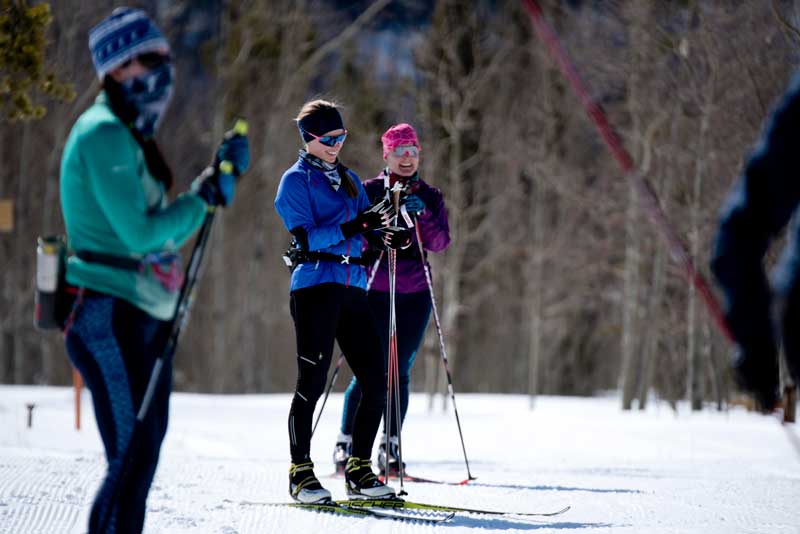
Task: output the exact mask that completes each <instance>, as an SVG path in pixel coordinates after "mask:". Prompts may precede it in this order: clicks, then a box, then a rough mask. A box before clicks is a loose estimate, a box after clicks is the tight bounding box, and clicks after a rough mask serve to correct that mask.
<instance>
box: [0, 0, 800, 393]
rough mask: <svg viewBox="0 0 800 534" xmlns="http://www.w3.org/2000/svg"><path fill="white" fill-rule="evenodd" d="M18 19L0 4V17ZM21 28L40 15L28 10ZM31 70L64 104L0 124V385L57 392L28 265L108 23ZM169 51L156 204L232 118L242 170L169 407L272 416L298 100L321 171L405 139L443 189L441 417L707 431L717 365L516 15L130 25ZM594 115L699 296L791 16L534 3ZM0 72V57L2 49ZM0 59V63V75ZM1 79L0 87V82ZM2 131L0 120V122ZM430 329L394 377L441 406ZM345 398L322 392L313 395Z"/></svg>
mask: <svg viewBox="0 0 800 534" xmlns="http://www.w3.org/2000/svg"><path fill="white" fill-rule="evenodd" d="M10 3H17V0H4V2H3V5H4V6H7V5H8V4H10ZM31 3H32V4H34V5H36V4H41V2H31ZM50 4H51V13H52V24H51V25H50V26H49V28H48V30H47V33H46V38H47V48H46V58H47V62H46V67H47V68H48V69H50V70H51V71H52V72H53V73H54V74H55V76H56V79H57V80H60V81H63V82H69V83H71V84H73V87H74V90H75V93H76V98H74V99H73V100H72V101H70V102H66V103H65V102H60V101H53V100H49V99H48V96H47V95H39V96H37V97H36V100H37V102H38V103H41V104H44V105H45V106H46V108H47V113H46V115H45V116H44V117H43V118H41V119H38V120H28V121H25V120H9V119H7V118H6V117H5V116H4V117H3V118H2V119H0V199H3V200H5V201H6V205H8V203H9V201H10V202H11V203H13V229H12V230H11V231H10V232H6V233H0V273H2V277H0V383H12V384H13V383H17V384H20V383H36V384H66V383H68V382H69V380H70V376H71V375H70V367H69V363H68V360H67V357H66V354H65V350H64V347H63V341H62V339H61V337H60V336H59V335H58V334H52V333H50V334H43V333H41V332H38V331H36V330H35V329H34V327H33V324H32V316H33V293H34V291H33V284H34V272H35V244H36V237H37V236H39V235H46V234H53V233H59V232H62V231H63V223H62V219H61V214H60V211H59V199H58V181H59V175H58V173H59V162H60V157H61V152H62V148H63V145H64V142H65V139H66V137H67V134H68V133H69V130H70V128H71V125H72V123H73V122H74V121H75V119H76V118H77V116H78V115H79V114H80V113H81V112H82V111H83V110H84V109H85V108H86V107H87V106H88V105H89V104H90V103H91V101H92V99H93V98H94V96H95V94H96V92H97V85H96V81H95V79H94V70H93V68H92V65H91V60H90V56H89V52H88V49H87V44H86V41H87V32H88V29H89V28H90V27H91V26H92V25H94V24H95V23H96V22H98V21H99V20H100V19H101V18H103V17H105V16H106V15H107V14H108V13H109V12H110V11H111V9H112V8H113V7H115V6H117V5H120V3H119V2H111V1H101V0H80V1H78V0H58V1H53V2H50ZM134 4H135V5H139V6H140V7H143V8H145V9H146V10H148V11H149V13H151V15H153V16H154V18H156V19H157V21H158V23H159V25H160V26H161V27H162V28H163V30H164V31H165V32H166V33H167V35H168V37H169V39H170V42H171V43H172V46H173V54H174V58H175V62H176V66H177V73H178V86H177V89H176V97H175V98H174V100H173V102H172V105H171V107H170V109H169V113H168V116H167V118H166V120H165V121H164V123H163V126H162V129H161V130H160V132H159V135H158V137H159V140H160V142H161V144H162V147H163V150H164V151H165V153H166V154H167V157H168V159H169V160H170V161H171V162H172V164H173V166H174V170H175V174H176V176H177V187H176V188H175V190H176V192H180V191H182V190H185V189H186V188H187V187H188V186H189V183H190V181H191V180H192V179H193V178H194V176H196V174H197V173H198V172H199V171H200V170H201V169H202V168H203V167H204V165H205V164H206V163H207V162H208V161H209V160H210V158H211V155H212V153H213V150H214V148H215V147H216V145H217V143H218V141H219V139H220V138H221V136H222V133H223V131H224V130H225V129H226V128H228V127H229V126H230V125H231V124H232V122H233V119H234V117H236V116H243V117H246V118H247V119H248V120H249V122H250V125H251V128H250V130H251V143H252V145H251V147H252V151H253V163H252V166H251V170H250V171H249V173H248V174H247V176H246V178H245V180H243V181H242V182H241V184H240V187H239V189H238V191H237V197H236V200H235V202H234V204H233V206H231V207H230V208H229V209H227V210H226V211H225V213H224V214H223V216H222V217H218V223H217V224H218V225H217V227H216V229H215V234H214V236H213V237H212V241H213V245H212V247H211V248H212V250H211V251H210V256H209V257H208V258H207V259H208V264H207V266H206V270H205V273H204V275H203V278H202V280H201V283H200V290H199V297H198V300H197V302H196V303H195V307H194V310H193V312H192V317H191V320H190V323H189V327H188V330H187V331H186V332H185V335H184V337H183V339H182V342H181V346H180V348H179V351H178V354H177V356H176V360H175V366H176V374H175V380H176V384H175V386H176V388H177V389H180V390H184V391H202V392H230V393H234V392H282V391H291V390H292V389H293V387H294V381H295V376H296V369H295V340H294V333H293V332H294V330H293V327H292V322H291V318H290V316H289V308H288V284H289V275H288V272H287V270H286V267H285V266H284V265H283V263H282V261H281V258H280V257H281V254H282V252H283V251H284V250H285V248H286V246H287V243H288V241H289V235H288V233H287V232H286V230H285V229H284V228H283V226H282V224H281V222H280V220H279V218H278V216H277V214H276V213H275V211H274V208H273V200H274V197H275V192H276V188H277V185H278V180H279V178H280V176H281V174H282V172H283V171H284V170H285V169H286V168H287V167H288V166H289V165H290V164H291V163H292V162H293V161H294V160H295V158H296V156H297V150H298V149H299V148H300V140H299V136H298V133H297V130H296V127H295V125H294V123H293V121H292V120H291V119H292V118H293V117H294V116H295V115H296V113H297V111H298V109H299V107H300V106H301V104H302V103H303V102H304V101H306V100H307V99H309V98H312V97H315V96H323V97H327V98H332V99H335V100H336V101H338V102H339V103H341V104H342V105H343V107H344V116H345V122H346V124H347V128H348V131H349V132H350V135H349V137H348V139H347V143H346V145H345V147H344V149H343V152H342V154H343V155H342V159H343V161H344V162H345V163H346V164H347V165H348V166H349V167H351V168H352V169H353V170H355V171H356V172H357V173H358V174H359V175H360V176H361V178H362V179H367V178H370V177H372V176H375V175H376V174H377V173H378V172H379V171H380V170H381V168H382V164H383V160H382V158H381V150H380V135H381V133H382V132H383V131H384V130H385V129H386V128H387V127H388V126H390V125H391V124H394V123H396V122H401V121H406V122H410V123H412V124H413V125H414V126H415V127H416V128H417V131H418V132H419V134H420V137H421V142H422V145H423V152H422V163H421V173H422V175H423V176H424V178H425V179H426V180H427V181H428V182H430V183H431V184H433V185H435V186H437V187H439V188H441V189H442V190H443V192H444V195H445V199H446V202H447V206H448V210H449V216H450V225H451V230H452V238H453V243H452V245H451V246H450V248H449V249H448V250H447V251H446V252H445V253H441V254H434V255H432V261H431V263H432V265H433V270H434V286H435V287H436V290H437V295H438V299H439V301H438V304H439V309H440V313H441V315H442V322H443V328H444V331H445V336H446V341H447V344H448V355H449V357H450V367H451V370H452V372H453V378H454V384H455V387H456V390H457V391H462V392H509V393H511V392H514V393H531V394H536V393H541V394H568V395H591V394H597V393H601V392H604V391H608V390H618V391H622V392H623V395H622V400H623V406H624V407H626V408H628V407H637V406H643V405H644V404H646V402H647V401H648V395H654V394H655V395H657V396H658V397H659V398H661V399H666V400H668V401H675V400H678V399H684V398H691V399H692V401H693V406H694V407H695V408H699V407H701V406H702V405H703V404H704V403H714V404H716V405H718V406H722V405H724V403H725V402H726V400H727V399H728V398H729V396H730V394H731V388H732V384H731V383H730V380H729V378H728V377H727V373H726V367H727V360H728V357H729V352H730V347H729V346H728V345H727V344H726V342H725V340H724V338H723V337H722V336H721V335H720V334H719V333H718V332H717V331H716V330H715V327H714V325H713V324H711V323H710V321H709V320H708V316H707V313H706V311H705V309H704V307H703V304H702V302H700V301H699V300H698V296H697V295H696V294H695V292H694V291H693V289H692V288H691V287H690V286H689V284H687V282H686V281H685V279H684V277H683V274H682V272H681V269H680V268H679V267H677V266H676V264H675V263H673V262H672V261H671V260H670V258H669V257H668V253H667V251H666V249H665V247H664V246H663V244H662V242H661V241H660V239H659V237H658V236H657V234H656V233H655V231H654V230H653V228H652V227H651V226H650V225H649V223H648V222H647V221H646V220H645V218H644V217H643V215H642V213H641V211H640V210H639V209H638V207H637V206H636V204H635V197H634V195H633V193H632V191H631V188H630V187H629V186H628V182H627V181H626V180H625V178H624V177H623V176H622V174H621V171H620V170H619V168H618V166H617V165H616V163H615V162H614V160H613V159H612V157H611V155H610V154H609V153H608V151H607V150H606V148H605V147H604V145H603V144H602V142H601V140H600V138H599V137H598V136H597V134H596V132H595V130H594V126H593V125H592V124H591V122H590V121H589V120H588V119H587V117H586V116H585V115H584V112H583V111H582V109H581V107H580V105H579V103H578V101H577V100H576V98H575V97H574V95H573V94H572V93H571V91H570V89H569V87H568V86H566V85H565V81H564V80H563V78H562V77H561V75H560V73H559V72H558V71H557V70H556V68H555V65H554V64H553V62H552V61H551V60H550V58H549V57H547V56H546V55H545V50H544V48H543V47H542V45H541V44H540V43H539V42H538V40H537V39H536V37H535V35H534V34H533V30H532V27H531V24H530V19H529V17H528V15H527V13H526V12H525V10H524V8H523V6H522V3H521V2H519V1H513V0H506V1H500V0H498V1H472V0H436V1H435V0H430V1H416V0H395V1H389V0H377V1H354V2H340V1H334V0H305V1H303V0H299V1H296V0H238V1H237V0H227V1H225V0H191V1H190V0H184V1H182V0H174V1H160V0H150V1H140V2H135V3H134ZM541 4H542V7H543V9H544V11H545V16H546V17H547V19H548V20H549V22H550V23H551V24H552V25H553V27H554V28H555V30H556V31H557V32H558V33H559V35H560V37H561V39H562V40H563V45H564V46H565V48H566V49H567V50H568V52H569V53H570V55H571V56H572V58H573V59H574V61H575V63H576V65H577V68H578V69H579V71H581V73H582V75H583V76H584V78H585V80H586V81H587V83H588V85H589V87H590V88H591V89H592V91H593V94H592V96H593V98H595V99H596V100H597V101H598V102H599V103H601V104H602V106H603V107H604V109H605V110H606V112H607V113H608V114H609V118H610V121H611V123H612V124H613V125H615V126H616V128H617V129H618V132H619V133H620V135H621V137H622V138H623V140H624V143H625V144H626V146H627V147H628V149H629V150H630V151H631V153H632V154H633V157H634V159H635V160H636V162H637V165H638V166H639V167H640V168H641V170H642V172H644V173H645V175H646V176H647V178H648V179H649V180H650V181H651V182H652V184H653V185H654V187H655V188H656V190H657V192H658V194H659V196H660V198H661V201H662V204H663V207H664V209H665V210H666V212H667V214H668V216H669V217H670V219H671V220H672V221H673V222H674V224H675V225H676V227H677V230H678V232H679V234H680V235H681V236H682V237H683V238H684V239H685V240H686V242H687V244H688V246H689V248H690V250H691V252H692V253H693V255H694V257H695V258H696V259H697V264H698V267H699V269H700V270H701V272H703V273H704V274H705V275H706V276H708V268H707V264H708V258H709V254H710V247H711V242H712V239H713V235H714V232H715V225H716V219H717V214H718V211H719V209H720V206H721V204H722V202H723V199H724V197H725V194H726V192H727V191H728V190H729V188H730V186H731V184H732V182H733V181H734V180H735V179H736V176H737V173H738V172H739V169H740V167H741V165H742V161H743V159H744V157H745V156H746V154H747V153H748V151H749V150H750V149H751V147H752V144H753V142H754V140H755V139H756V137H757V135H758V132H759V130H760V128H761V124H762V121H763V119H764V117H765V116H766V115H767V113H768V111H769V109H770V107H771V106H772V104H773V103H774V101H775V99H776V97H777V96H778V95H779V94H781V92H782V91H783V89H784V88H785V86H786V85H787V82H788V80H789V78H790V76H791V74H792V72H793V70H794V66H795V65H796V63H797V59H798V57H797V56H798V44H800V37H799V36H798V35H799V34H798V32H797V30H796V29H795V26H796V24H795V23H796V21H797V17H798V15H800V5H798V3H796V2H793V1H785V0H769V1H760V2H752V1H744V0H736V1H726V2H719V1H715V0H694V1H692V0H682V1H678V0H672V1H662V2H653V1H642V0H609V1H602V2H600V1H592V0H583V1H580V0H572V1H558V0H545V1H542V2H541ZM0 46H3V45H0ZM0 53H2V50H0ZM5 75H6V73H3V72H2V71H0V79H2V78H3V76H5ZM0 111H3V113H4V114H5V110H2V109H0ZM442 375H443V373H442V372H441V365H440V361H439V351H438V343H437V341H436V332H435V329H434V327H433V324H432V322H431V325H430V327H429V331H428V336H427V338H426V341H425V344H424V349H423V350H422V353H421V354H420V355H419V356H418V359H417V364H416V365H415V370H414V376H413V388H414V389H415V390H417V391H421V390H423V389H425V390H427V391H436V390H439V391H443V389H442V385H443V380H444V379H443V376H442ZM346 384H347V381H346V380H345V379H343V378H340V379H339V381H338V383H337V389H341V388H343V387H344V386H345V385H346Z"/></svg>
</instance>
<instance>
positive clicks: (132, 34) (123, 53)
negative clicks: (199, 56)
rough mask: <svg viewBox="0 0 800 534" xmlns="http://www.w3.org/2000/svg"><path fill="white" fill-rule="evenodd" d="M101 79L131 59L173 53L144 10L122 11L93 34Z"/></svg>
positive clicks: (91, 42) (92, 44) (92, 45)
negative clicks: (153, 54) (160, 53)
mask: <svg viewBox="0 0 800 534" xmlns="http://www.w3.org/2000/svg"><path fill="white" fill-rule="evenodd" d="M89 50H91V52H92V61H93V62H94V69H95V70H96V71H97V77H98V78H99V79H101V80H102V79H103V78H104V77H105V75H106V74H107V73H108V72H110V71H112V70H114V69H115V68H117V67H119V66H120V65H122V64H123V63H125V62H126V61H128V60H129V59H132V58H134V57H136V56H138V55H140V54H144V53H147V52H164V53H168V52H169V43H167V40H166V39H165V38H164V34H162V33H161V31H160V30H159V29H158V28H157V27H156V25H155V24H153V21H152V20H150V17H148V16H147V13H145V12H144V11H142V10H141V9H134V8H130V7H119V8H117V9H115V10H114V12H113V13H111V16H109V17H108V18H106V19H104V20H103V21H102V22H100V24H98V25H97V26H95V27H94V28H92V29H91V30H90V31H89Z"/></svg>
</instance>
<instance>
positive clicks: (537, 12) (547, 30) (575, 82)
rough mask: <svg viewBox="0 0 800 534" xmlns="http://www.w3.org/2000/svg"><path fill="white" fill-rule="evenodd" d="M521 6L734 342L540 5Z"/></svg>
mask: <svg viewBox="0 0 800 534" xmlns="http://www.w3.org/2000/svg"><path fill="white" fill-rule="evenodd" d="M522 2H523V4H524V5H525V7H526V8H527V10H528V13H529V14H530V16H531V21H532V22H533V27H534V29H535V30H536V35H538V37H539V39H541V40H542V42H543V43H544V45H545V46H546V48H547V51H548V52H549V53H550V57H551V58H552V59H553V60H554V61H555V62H556V63H557V64H558V66H559V68H560V69H561V72H562V74H563V75H564V77H566V78H567V80H569V82H570V85H571V86H572V89H573V90H574V91H575V93H576V94H577V96H578V98H579V99H580V101H581V103H582V104H583V107H584V109H585V110H586V114H587V115H589V118H590V119H591V120H592V122H593V123H594V125H595V126H596V127H597V129H598V130H599V132H600V136H601V137H602V138H603V140H604V141H605V142H606V146H608V148H609V150H611V153H612V154H613V155H614V158H615V159H616V160H617V162H618V163H619V165H620V167H622V170H623V171H624V172H625V175H626V176H627V177H628V179H629V180H630V181H631V184H632V185H633V187H634V189H635V191H636V194H637V196H638V199H639V204H640V207H641V208H642V209H643V210H644V212H645V214H646V215H647V216H648V217H649V218H650V221H651V222H652V223H653V225H654V226H655V227H656V229H657V230H659V231H660V233H661V236H662V237H663V238H664V240H665V241H666V243H667V246H668V247H669V251H670V254H671V255H672V258H673V259H674V260H675V261H676V262H678V263H679V264H681V265H682V266H683V268H684V270H685V272H686V276H687V278H689V281H690V282H691V283H692V284H693V285H694V287H695V289H697V292H698V293H699V294H700V296H701V297H702V300H703V302H705V304H706V307H707V308H708V311H709V313H710V314H711V318H712V319H713V320H714V322H715V323H716V324H717V326H718V327H719V329H720V331H721V332H722V333H723V334H724V335H725V337H727V338H728V340H729V341H731V342H735V339H734V337H733V333H732V332H731V329H730V327H729V326H728V323H727V321H726V320H725V315H724V313H723V312H722V308H721V307H720V305H719V301H718V300H717V298H716V297H715V296H714V294H713V293H712V291H711V288H710V287H709V285H708V282H706V279H705V278H704V277H703V275H702V274H700V272H698V271H697V269H696V268H695V265H694V260H693V259H692V257H691V255H690V254H689V252H688V250H687V248H686V245H684V243H683V242H682V241H681V239H680V237H679V236H678V234H677V232H675V229H674V227H673V226H672V224H671V223H670V222H669V219H668V218H667V215H666V214H665V213H664V210H663V209H662V208H661V204H660V203H659V201H658V196H657V195H656V193H655V191H654V190H653V187H652V186H651V185H650V183H649V182H648V181H647V179H645V177H644V176H642V175H641V173H639V172H638V171H637V170H636V168H635V166H634V163H633V158H631V155H630V154H629V153H628V151H627V150H625V147H624V146H623V145H622V141H621V140H620V138H619V136H618V135H617V134H616V133H615V132H614V130H613V129H612V128H611V125H610V124H609V122H608V118H607V117H606V114H605V113H604V112H603V110H602V108H601V107H600V106H598V105H597V103H596V102H595V101H594V99H592V97H591V96H590V95H589V91H588V89H587V88H586V85H585V84H584V83H583V80H582V79H581V77H580V76H579V75H578V71H577V70H576V69H575V67H574V66H573V64H572V62H571V61H570V60H569V56H568V55H567V53H566V51H565V50H564V48H563V47H562V46H561V44H560V42H559V40H558V37H557V36H556V34H555V31H554V30H553V29H552V28H551V27H550V26H549V25H548V24H547V22H546V21H545V20H544V16H543V14H542V8H541V7H540V6H539V3H538V2H537V1H536V0H522Z"/></svg>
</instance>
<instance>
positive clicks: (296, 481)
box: [289, 462, 331, 504]
mask: <svg viewBox="0 0 800 534" xmlns="http://www.w3.org/2000/svg"><path fill="white" fill-rule="evenodd" d="M289 495H291V496H292V499H294V500H295V501H297V502H300V503H306V504H307V503H324V502H328V501H330V500H331V492H330V491H328V490H326V489H325V488H323V487H322V484H320V483H319V480H317V477H316V476H315V475H314V464H313V463H312V462H304V463H301V464H292V465H291V466H289Z"/></svg>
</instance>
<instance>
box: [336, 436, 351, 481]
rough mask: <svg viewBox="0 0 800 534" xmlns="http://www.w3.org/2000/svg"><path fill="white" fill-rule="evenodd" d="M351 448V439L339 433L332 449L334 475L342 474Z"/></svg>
mask: <svg viewBox="0 0 800 534" xmlns="http://www.w3.org/2000/svg"><path fill="white" fill-rule="evenodd" d="M352 448H353V437H352V436H348V435H347V434H342V433H341V432H340V433H339V439H337V440H336V447H334V449H333V465H334V466H336V474H339V475H341V474H344V470H345V469H346V468H347V460H349V459H350V451H351V449H352Z"/></svg>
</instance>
